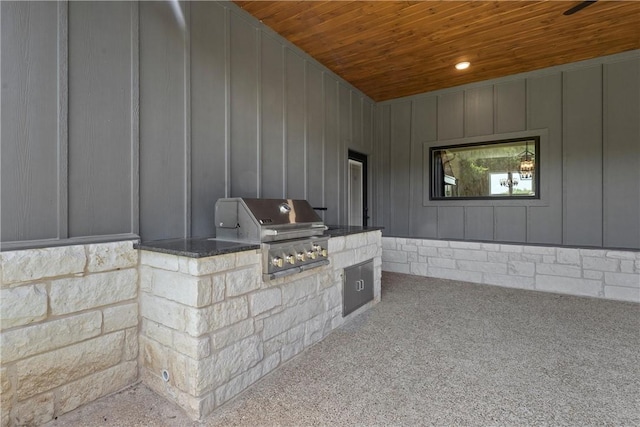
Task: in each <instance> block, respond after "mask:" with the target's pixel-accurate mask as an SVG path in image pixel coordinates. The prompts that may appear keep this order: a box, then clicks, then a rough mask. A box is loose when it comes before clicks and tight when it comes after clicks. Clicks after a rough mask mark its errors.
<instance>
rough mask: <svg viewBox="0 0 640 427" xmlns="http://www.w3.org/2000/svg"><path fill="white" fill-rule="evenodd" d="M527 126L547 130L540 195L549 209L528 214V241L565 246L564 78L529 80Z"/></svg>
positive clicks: (531, 210)
mask: <svg viewBox="0 0 640 427" xmlns="http://www.w3.org/2000/svg"><path fill="white" fill-rule="evenodd" d="M526 98H527V123H528V126H529V128H530V129H547V130H548V141H544V140H541V146H540V153H539V155H538V161H539V162H540V194H541V198H542V200H543V201H545V202H546V206H531V207H529V210H528V215H527V219H528V235H527V238H528V241H529V242H531V243H541V244H557V245H559V244H562V185H560V183H562V75H561V74H560V73H556V74H551V75H547V76H543V77H536V78H530V79H528V80H527V96H526Z"/></svg>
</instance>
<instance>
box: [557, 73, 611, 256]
mask: <svg viewBox="0 0 640 427" xmlns="http://www.w3.org/2000/svg"><path fill="white" fill-rule="evenodd" d="M563 100H564V103H563V114H562V116H563V150H564V151H563V154H564V167H563V180H562V182H563V187H564V219H563V224H564V227H563V229H564V240H563V243H564V244H567V245H586V246H600V245H602V67H600V66H597V67H590V68H583V69H579V70H573V71H567V72H565V73H564V81H563Z"/></svg>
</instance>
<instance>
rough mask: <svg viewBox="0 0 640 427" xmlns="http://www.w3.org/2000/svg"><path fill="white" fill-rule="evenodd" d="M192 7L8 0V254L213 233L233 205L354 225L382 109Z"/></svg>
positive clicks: (323, 71)
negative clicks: (286, 207)
mask: <svg viewBox="0 0 640 427" xmlns="http://www.w3.org/2000/svg"><path fill="white" fill-rule="evenodd" d="M181 8H182V12H183V14H184V20H185V22H186V27H185V28H186V31H183V29H182V28H181V26H180V24H179V22H180V21H179V19H177V17H176V15H175V14H174V12H173V11H172V9H171V5H170V2H166V1H163V2H147V1H144V2H139V3H138V2H125V1H123V2H119V1H116V2H81V1H74V2H68V3H67V2H5V1H3V2H1V4H0V14H1V20H2V27H1V40H2V42H1V43H2V46H1V55H2V69H1V74H2V76H1V77H2V133H1V137H2V141H1V150H2V171H1V181H2V182H1V190H2V206H1V215H2V217H1V218H2V223H1V230H0V231H1V237H2V249H3V250H10V249H18V248H23V247H42V246H54V245H60V244H71V243H82V242H89V241H90V242H99V241H109V240H117V239H126V238H135V237H138V236H141V238H142V239H144V240H153V239H163V238H181V237H191V236H194V237H196V236H213V235H214V234H215V226H214V204H215V201H216V200H217V199H218V198H221V197H236V196H237V197H271V198H302V199H308V200H309V201H310V202H311V204H312V205H313V206H318V207H327V208H328V209H327V211H326V212H320V213H321V215H324V220H325V222H327V223H330V224H338V223H344V222H345V221H346V214H347V212H346V198H347V191H346V170H347V169H346V168H347V152H348V149H353V150H356V151H359V152H363V153H365V154H368V155H373V148H374V134H373V133H374V119H375V103H374V102H373V101H372V100H371V99H369V98H368V97H366V96H364V95H363V94H362V93H361V92H359V91H358V90H357V89H355V88H354V87H352V86H350V85H349V84H348V83H347V82H345V81H344V80H342V79H340V78H339V77H337V76H336V75H335V74H333V73H332V72H331V71H329V70H328V69H327V68H325V67H323V66H322V65H321V64H319V63H318V62H317V61H315V60H314V59H313V58H311V57H309V56H308V55H307V54H305V53H304V52H302V51H301V50H300V49H298V48H297V47H295V46H293V45H291V44H290V43H289V42H287V41H286V40H285V39H284V38H282V37H280V36H279V35H277V34H276V33H275V32H273V31H272V30H270V29H269V28H267V27H266V26H264V25H263V24H261V23H260V22H258V21H257V20H256V19H254V18H253V17H251V16H250V15H249V14H247V13H246V12H244V11H243V10H241V9H240V8H238V7H237V6H236V5H234V4H232V3H227V2H182V3H181ZM372 173H375V171H373V172H372Z"/></svg>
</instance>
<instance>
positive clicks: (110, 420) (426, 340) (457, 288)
mask: <svg viewBox="0 0 640 427" xmlns="http://www.w3.org/2000/svg"><path fill="white" fill-rule="evenodd" d="M47 425H48V426H49V427H54V426H83V427H84V426H200V425H204V426H258V425H263V426H274V425H296V426H297V425H331V426H336V425H483V426H485V425H510V426H514V425H554V426H555V425H572V426H578V425H580V426H587V425H617V426H621V425H628V426H631V425H636V426H637V425H640V305H638V304H634V303H626V302H616V301H606V300H598V299H592V298H580V297H574V296H564V295H556V294H549V293H539V292H532V291H524V290H516V289H506V288H499V287H493V286H487V285H476V284H471V283H465V282H457V281H452V280H442V279H433V278H424V277H416V276H409V275H403V274H395V273H384V274H383V284H382V302H381V303H380V304H378V305H377V306H376V307H374V308H373V309H372V310H370V311H368V312H366V313H365V314H363V315H361V316H359V317H358V318H357V319H355V320H354V321H353V322H352V323H350V324H349V325H347V326H345V327H343V328H341V329H339V330H337V331H335V332H334V333H332V334H331V335H330V336H329V337H327V338H326V339H325V340H324V341H322V342H320V343H318V344H316V345H314V346H313V347H311V348H310V349H309V350H307V351H305V352H303V353H302V354H301V355H299V356H297V357H296V358H294V359H293V360H291V361H289V362H288V363H286V364H285V365H283V366H282V367H281V368H280V369H278V370H276V371H275V372H273V373H271V374H270V375H268V376H267V377H265V378H263V379H262V380H260V381H259V382H258V383H256V384H255V385H254V386H253V387H251V388H250V389H248V390H246V391H245V392H244V393H242V394H241V395H240V396H238V397H237V398H236V399H234V400H232V401H231V402H229V403H228V404H226V405H225V406H223V407H222V408H220V409H219V410H217V411H216V412H215V413H214V414H212V415H211V416H209V417H208V418H206V419H205V420H203V421H202V422H194V421H191V420H189V419H188V418H187V417H186V415H184V413H183V412H182V411H181V410H180V409H179V408H178V407H176V406H174V405H173V404H171V403H169V402H167V401H166V400H164V399H163V398H161V397H159V396H158V395H156V394H155V393H153V392H152V391H150V390H149V389H148V388H146V387H145V386H144V385H142V384H136V385H134V386H132V387H129V388H127V389H125V390H123V391H120V392H119V393H116V394H114V395H111V396H108V397H106V398H103V399H100V400H98V401H96V402H94V403H91V404H89V405H87V406H85V407H82V408H79V409H77V410H75V411H73V412H70V413H68V414H65V415H63V416H61V417H59V418H58V419H57V420H55V421H52V422H50V423H49V424H47Z"/></svg>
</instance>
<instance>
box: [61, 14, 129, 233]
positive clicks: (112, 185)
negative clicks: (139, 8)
mask: <svg viewBox="0 0 640 427" xmlns="http://www.w3.org/2000/svg"><path fill="white" fill-rule="evenodd" d="M130 28H131V7H130V5H129V3H126V2H102V3H89V2H70V3H69V34H70V39H69V236H70V237H79V236H92V235H101V234H102V235H104V234H118V233H127V232H129V231H130V225H131V223H130V221H131V218H130V214H131V175H130V174H131V148H130V147H131V117H132V113H131V96H132V90H131V72H132V64H131V57H132V55H131V32H130Z"/></svg>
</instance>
